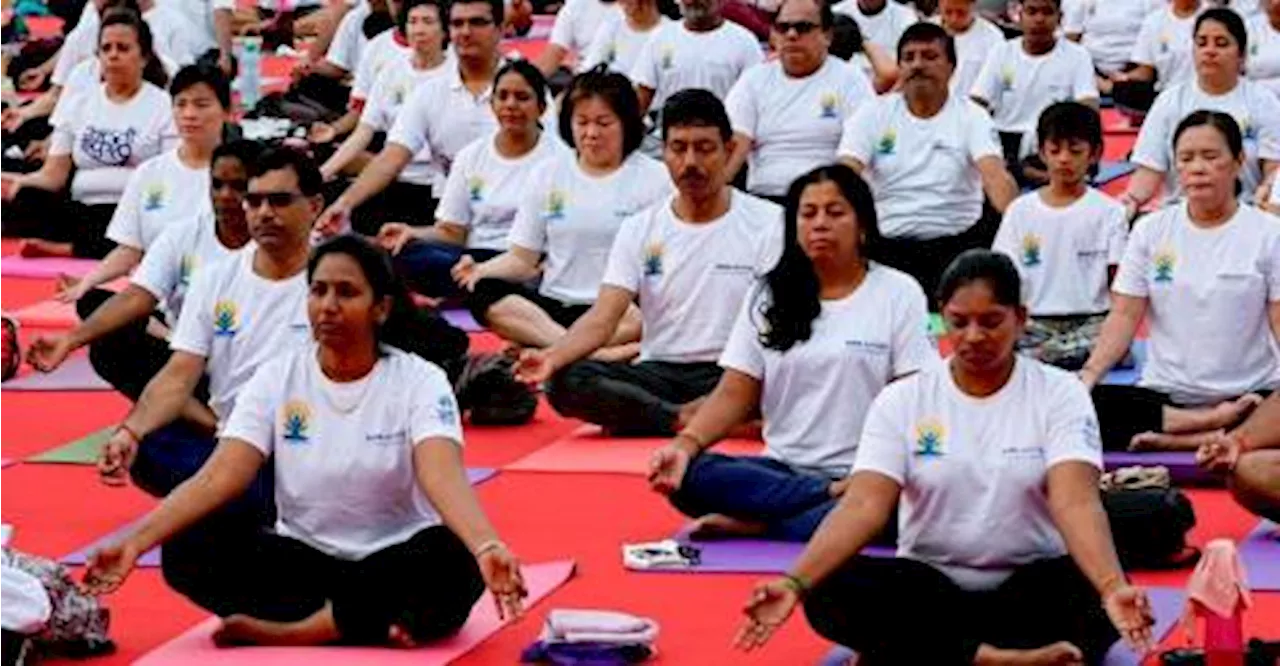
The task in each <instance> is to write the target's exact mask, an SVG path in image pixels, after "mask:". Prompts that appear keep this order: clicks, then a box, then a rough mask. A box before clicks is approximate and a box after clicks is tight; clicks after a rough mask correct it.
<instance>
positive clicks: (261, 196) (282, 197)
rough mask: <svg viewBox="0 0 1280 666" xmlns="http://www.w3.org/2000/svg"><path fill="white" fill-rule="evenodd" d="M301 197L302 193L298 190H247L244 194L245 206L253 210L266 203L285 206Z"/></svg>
mask: <svg viewBox="0 0 1280 666" xmlns="http://www.w3.org/2000/svg"><path fill="white" fill-rule="evenodd" d="M301 198H302V195H301V194H298V193H297V192H247V193H245V195H244V207H245V208H247V209H249V210H253V209H255V208H258V207H260V206H262V204H264V203H265V204H267V205H268V206H271V207H272V208H284V207H285V206H288V205H289V204H292V203H293V202H294V201H297V200H298V199H301Z"/></svg>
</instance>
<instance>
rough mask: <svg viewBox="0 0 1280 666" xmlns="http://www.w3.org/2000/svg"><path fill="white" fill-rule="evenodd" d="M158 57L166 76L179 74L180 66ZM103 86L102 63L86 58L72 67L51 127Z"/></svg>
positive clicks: (55, 106)
mask: <svg viewBox="0 0 1280 666" xmlns="http://www.w3.org/2000/svg"><path fill="white" fill-rule="evenodd" d="M157 57H159V58H160V65H161V66H162V67H164V72H165V74H168V75H169V77H170V79H172V77H173V75H175V74H177V73H178V64H177V63H175V62H174V61H172V60H170V59H169V58H168V57H167V56H162V55H161V56H157ZM101 84H102V62H101V61H99V60H98V59H97V58H86V59H84V60H81V61H80V64H78V65H76V66H75V67H72V68H71V73H70V74H69V75H67V80H66V82H65V83H64V84H63V88H62V94H61V95H59V96H58V101H57V103H56V104H55V105H54V107H53V113H51V114H49V125H50V126H51V127H56V126H57V125H58V124H59V123H61V122H62V121H63V118H65V117H66V115H67V109H70V108H72V107H73V106H75V101H74V100H76V99H77V98H79V97H80V96H82V95H85V94H88V93H93V92H96V91H97V89H98V87H99V86H100V85H101Z"/></svg>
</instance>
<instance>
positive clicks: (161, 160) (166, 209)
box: [107, 148, 212, 251]
mask: <svg viewBox="0 0 1280 666" xmlns="http://www.w3.org/2000/svg"><path fill="white" fill-rule="evenodd" d="M211 206H212V204H210V202H209V168H208V167H200V168H197V169H192V168H191V167H189V166H187V165H185V164H183V163H182V160H181V159H179V158H178V149H177V148H174V149H173V150H170V151H168V152H164V153H161V154H160V155H157V156H156V157H153V158H151V159H149V160H147V161H146V162H143V163H142V165H141V166H139V167H138V168H137V169H135V170H134V172H133V174H132V175H131V176H129V183H128V184H127V185H125V187H124V194H123V195H121V196H120V203H119V204H117V205H116V212H115V215H113V216H112V217H111V224H110V225H109V226H107V238H110V239H111V240H113V241H115V242H117V243H119V244H120V245H127V246H129V247H131V248H134V249H137V250H143V251H146V250H148V249H150V248H151V244H152V243H153V242H155V240H156V238H157V237H159V236H160V232H161V231H164V229H165V228H167V227H168V226H169V225H171V224H174V223H176V222H179V221H181V220H186V219H188V218H191V217H195V216H197V215H199V214H200V213H202V212H204V211H211V210H212V208H211Z"/></svg>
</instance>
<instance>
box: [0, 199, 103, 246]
mask: <svg viewBox="0 0 1280 666" xmlns="http://www.w3.org/2000/svg"><path fill="white" fill-rule="evenodd" d="M115 212H116V205H115V204H92V205H91V204H83V203H80V202H79V201H74V200H72V199H71V198H70V197H68V196H67V194H66V193H65V192H50V191H48V190H42V189H39V188H35V187H24V188H22V189H21V190H19V191H18V194H17V196H15V197H14V198H13V200H12V201H9V202H6V203H5V204H4V206H3V215H4V235H5V236H9V237H19V238H43V239H45V240H50V241H55V242H60V243H71V251H72V254H74V255H75V256H77V257H89V258H92V259H101V258H103V257H105V256H107V253H108V252H110V251H111V250H112V249H114V248H115V246H116V244H115V243H114V242H113V241H111V240H108V239H107V225H109V224H110V223H111V216H112V215H114V214H115Z"/></svg>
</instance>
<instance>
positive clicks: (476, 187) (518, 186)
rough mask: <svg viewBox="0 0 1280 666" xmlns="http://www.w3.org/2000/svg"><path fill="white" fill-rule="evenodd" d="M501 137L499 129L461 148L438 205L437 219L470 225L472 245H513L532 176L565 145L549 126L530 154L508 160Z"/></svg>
mask: <svg viewBox="0 0 1280 666" xmlns="http://www.w3.org/2000/svg"><path fill="white" fill-rule="evenodd" d="M496 140H497V132H494V133H492V134H489V135H487V136H484V137H482V138H480V139H477V140H476V141H473V142H472V143H470V144H468V145H467V147H466V148H463V149H462V150H460V151H458V157H457V159H456V160H454V162H453V169H452V170H451V171H450V172H449V180H448V181H447V182H446V183H445V186H444V193H443V194H442V195H441V196H440V205H439V206H438V207H436V219H437V220H439V221H441V222H451V223H453V224H458V225H461V226H463V227H466V228H467V248H468V249H482V250H495V251H499V252H501V251H503V250H506V249H507V247H508V245H507V235H508V234H509V233H510V232H511V224H512V222H514V221H515V218H516V209H517V208H519V207H520V201H521V199H522V198H523V197H524V194H525V191H526V186H527V185H528V184H529V179H530V178H532V177H533V176H534V174H536V173H538V170H539V169H541V168H542V164H543V162H545V161H547V160H548V159H552V158H554V156H555V155H556V154H557V153H560V152H563V151H564V150H565V147H564V144H562V143H560V142H559V141H557V140H555V138H553V137H552V136H551V133H550V131H544V132H543V133H542V135H541V136H539V137H538V144H537V145H536V146H534V148H533V150H531V151H529V153H528V154H526V155H524V156H523V157H517V158H515V159H508V158H506V157H503V156H502V155H499V154H498V149H497V147H496V146H495V141H496Z"/></svg>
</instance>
